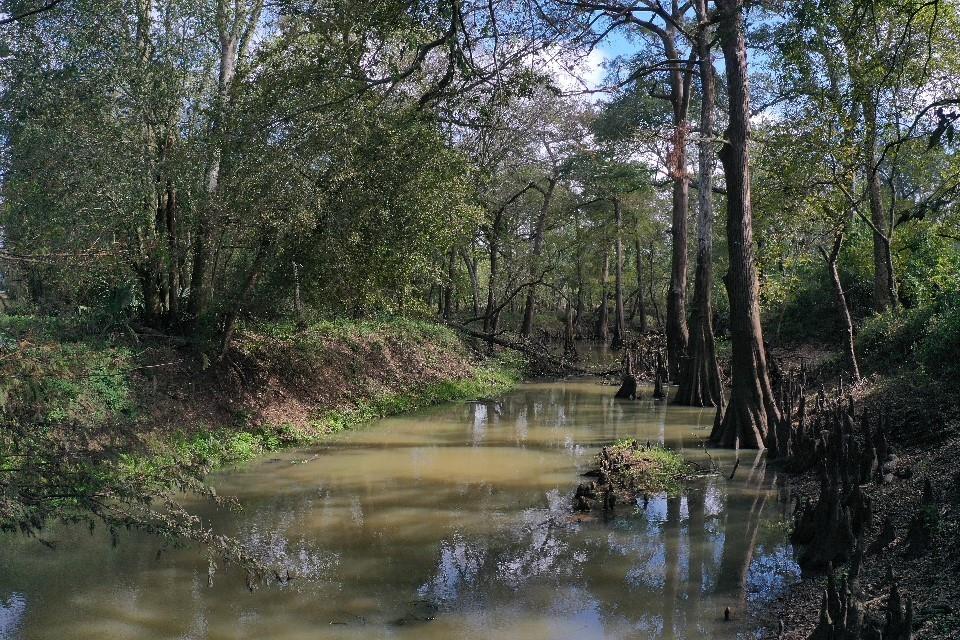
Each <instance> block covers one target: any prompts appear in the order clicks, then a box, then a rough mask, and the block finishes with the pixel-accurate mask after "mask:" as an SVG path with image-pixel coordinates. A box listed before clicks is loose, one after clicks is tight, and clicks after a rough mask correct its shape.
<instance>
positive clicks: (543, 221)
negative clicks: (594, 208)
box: [520, 176, 558, 338]
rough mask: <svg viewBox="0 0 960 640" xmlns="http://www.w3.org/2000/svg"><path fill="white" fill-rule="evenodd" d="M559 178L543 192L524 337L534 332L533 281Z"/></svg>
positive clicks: (523, 325)
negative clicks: (548, 214) (551, 202)
mask: <svg viewBox="0 0 960 640" xmlns="http://www.w3.org/2000/svg"><path fill="white" fill-rule="evenodd" d="M557 180H558V179H557V178H556V177H554V176H551V177H550V180H549V181H548V182H547V189H546V191H544V192H543V204H542V205H541V206H540V212H539V214H538V215H537V222H536V225H535V226H534V229H533V238H532V240H533V247H532V251H531V256H530V282H531V284H530V286H529V287H528V288H527V300H526V303H525V304H524V307H523V322H522V324H521V325H520V335H521V336H523V337H524V338H529V337H530V334H531V333H532V332H533V315H534V311H535V307H536V303H537V300H536V297H537V285H535V284H533V281H534V280H536V279H537V269H538V268H539V266H540V256H541V255H543V234H544V231H545V229H546V226H547V213H548V212H549V210H550V201H551V200H552V199H553V192H554V189H555V188H556V186H557Z"/></svg>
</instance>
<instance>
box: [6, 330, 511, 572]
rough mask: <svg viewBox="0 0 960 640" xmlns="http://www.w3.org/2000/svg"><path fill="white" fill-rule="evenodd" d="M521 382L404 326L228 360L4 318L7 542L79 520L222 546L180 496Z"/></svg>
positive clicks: (321, 334) (163, 343)
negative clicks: (261, 461)
mask: <svg viewBox="0 0 960 640" xmlns="http://www.w3.org/2000/svg"><path fill="white" fill-rule="evenodd" d="M517 379H518V374H517V363H510V362H506V361H503V360H490V359H484V358H482V357H480V356H479V355H477V354H475V353H473V352H472V351H471V350H470V349H469V348H468V347H467V346H466V345H465V344H464V343H463V342H462V341H461V340H460V339H459V338H458V337H457V335H456V334H455V333H454V332H453V331H451V330H450V329H448V328H445V327H442V326H439V325H435V324H431V323H426V322H415V321H411V320H404V319H398V320H390V321H380V322H321V323H316V324H313V325H310V326H305V327H297V326H294V325H260V326H258V327H254V328H248V329H246V330H245V331H243V332H241V333H240V335H239V336H238V339H237V340H236V341H235V346H234V347H233V348H232V349H231V351H230V352H229V353H227V354H226V355H225V357H223V358H214V357H211V356H210V355H208V353H207V352H205V350H204V349H203V348H202V347H200V348H198V346H197V345H187V344H183V343H181V342H179V341H178V340H177V339H176V338H174V337H171V336H165V335H159V334H142V333H141V334H136V333H134V332H133V331H130V330H127V331H124V332H118V333H114V334H96V333H92V332H90V331H89V330H88V328H86V327H83V326H82V325H79V324H67V323H64V322H62V321H58V320H54V319H50V318H42V317H33V316H0V417H2V421H3V429H2V430H0V468H2V471H3V473H2V474H0V530H6V531H20V532H23V533H26V534H29V535H39V536H41V537H42V530H43V528H44V526H45V524H46V523H47V522H49V521H50V520H53V519H66V520H71V521H75V520H80V521H89V522H90V523H91V524H96V523H98V522H103V523H104V524H106V525H107V526H108V527H111V528H114V527H121V526H134V527H140V528H144V529H147V530H150V531H153V532H156V533H159V534H161V535H166V536H170V537H187V538H192V539H197V540H199V541H202V542H209V541H211V540H215V539H216V537H215V534H213V533H212V532H209V531H204V530H202V529H200V528H199V527H200V525H199V523H197V522H194V521H192V520H191V518H190V517H189V514H186V513H185V512H182V510H180V509H178V507H177V504H176V502H175V500H174V499H173V498H172V497H171V496H172V495H173V494H174V493H175V492H177V491H184V490H188V491H198V492H208V489H206V488H205V486H204V485H203V484H202V477H203V475H204V474H205V473H206V472H207V471H209V470H210V469H212V468H215V467H219V466H223V465H225V464H229V463H232V462H237V461H242V460H245V459H249V458H251V457H253V456H256V455H259V454H261V453H263V452H266V451H269V450H273V449H277V448H281V447H286V446H295V445H304V444H310V443H314V442H317V441H318V440H320V439H322V438H323V437H324V436H325V435H327V434H329V433H331V432H335V431H340V430H343V429H346V428H349V427H351V426H354V425H357V424H360V423H363V422H366V421H369V420H372V419H375V418H377V417H380V416H385V415H391V414H395V413H401V412H405V411H410V410H414V409H416V408H419V407H422V406H426V405H430V404H436V403H439V402H445V401H452V400H462V399H474V398H483V397H489V396H491V395H495V394H498V393H500V392H502V391H504V390H505V389H507V388H509V387H510V386H512V385H513V384H514V383H515V382H516V380H517ZM209 493H210V494H211V495H212V492H209ZM221 551H224V552H225V553H227V552H228V551H229V550H228V549H221ZM228 555H229V554H228Z"/></svg>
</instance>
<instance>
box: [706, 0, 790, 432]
mask: <svg viewBox="0 0 960 640" xmlns="http://www.w3.org/2000/svg"><path fill="white" fill-rule="evenodd" d="M717 5H718V9H719V11H720V13H721V16H720V21H719V24H718V31H719V36H720V44H721V47H722V49H723V58H724V63H725V66H726V69H727V97H728V101H729V109H730V113H729V125H728V127H727V140H726V141H725V142H724V144H723V147H722V148H721V150H720V161H721V162H722V163H723V172H724V175H725V176H726V182H727V243H728V245H729V252H730V269H729V270H728V271H727V275H726V277H725V278H724V281H725V284H726V287H727V294H728V296H729V298H730V333H731V343H732V347H733V354H732V361H731V376H732V378H733V380H732V388H731V392H730V404H729V405H728V406H727V408H726V411H725V412H724V415H723V418H722V420H720V421H719V422H718V423H717V425H716V427H715V428H714V430H713V433H712V434H711V436H710V439H711V441H713V442H714V443H715V444H718V445H720V446H724V447H736V446H739V447H743V448H763V447H764V443H765V438H766V434H767V430H768V428H769V427H770V426H773V425H776V424H777V423H778V422H779V421H780V411H779V409H778V408H777V404H776V401H775V396H774V393H773V389H772V387H771V384H770V377H769V375H768V371H767V357H766V353H765V351H764V347H763V330H762V329H761V327H760V308H759V300H758V292H759V283H758V282H757V270H756V265H755V264H754V252H753V211H752V208H751V196H750V155H749V151H748V148H747V143H748V140H749V138H750V120H749V118H750V95H749V86H748V83H747V47H746V41H745V35H744V29H745V26H744V20H743V13H742V10H743V0H719V1H718V2H717Z"/></svg>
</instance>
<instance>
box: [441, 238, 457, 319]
mask: <svg viewBox="0 0 960 640" xmlns="http://www.w3.org/2000/svg"><path fill="white" fill-rule="evenodd" d="M456 279H457V248H456V247H450V256H449V261H448V262H447V286H446V288H445V289H444V290H443V319H444V320H449V319H450V317H451V316H452V315H453V297H454V294H455V293H456V289H455V288H454V283H455V282H456Z"/></svg>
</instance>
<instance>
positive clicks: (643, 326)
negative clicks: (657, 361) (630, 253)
mask: <svg viewBox="0 0 960 640" xmlns="http://www.w3.org/2000/svg"><path fill="white" fill-rule="evenodd" d="M633 249H634V251H635V252H636V255H635V256H634V257H635V259H636V263H637V315H639V316H640V333H646V332H647V328H648V327H647V305H646V303H645V302H644V301H643V252H642V251H640V238H639V237H637V239H636V240H635V241H634V246H633Z"/></svg>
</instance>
